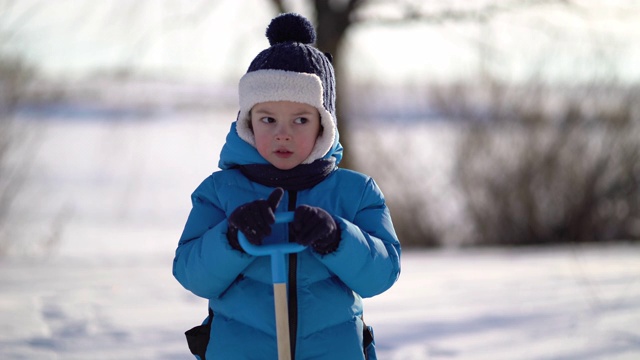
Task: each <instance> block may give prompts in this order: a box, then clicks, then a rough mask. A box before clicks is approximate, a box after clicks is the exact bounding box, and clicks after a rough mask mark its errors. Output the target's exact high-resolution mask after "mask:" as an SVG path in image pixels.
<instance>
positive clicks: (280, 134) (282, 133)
mask: <svg viewBox="0 0 640 360" xmlns="http://www.w3.org/2000/svg"><path fill="white" fill-rule="evenodd" d="M276 140H278V141H286V140H291V132H290V131H289V129H288V128H287V127H286V126H278V128H277V129H276Z"/></svg>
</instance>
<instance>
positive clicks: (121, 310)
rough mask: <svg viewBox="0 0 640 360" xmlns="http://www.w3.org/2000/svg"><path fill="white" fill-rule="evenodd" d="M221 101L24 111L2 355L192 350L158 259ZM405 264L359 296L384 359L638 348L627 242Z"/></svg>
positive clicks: (471, 253) (196, 178)
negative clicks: (120, 109) (85, 111)
mask: <svg viewBox="0 0 640 360" xmlns="http://www.w3.org/2000/svg"><path fill="white" fill-rule="evenodd" d="M234 117H235V112H234V111H232V110H219V111H209V112H193V113H189V112H181V113H180V114H179V115H177V114H174V113H172V112H167V113H159V114H155V115H154V116H151V117H150V118H147V119H137V118H136V119H127V118H122V119H115V120H114V119H110V118H101V114H99V113H98V114H93V115H92V118H91V119H73V120H68V119H65V118H64V117H63V116H62V115H61V117H60V118H55V116H54V117H48V118H46V119H42V118H37V116H36V117H34V116H31V117H29V116H26V115H25V118H23V119H21V120H22V122H23V123H24V124H26V125H27V126H28V127H29V128H30V129H32V131H33V132H32V136H30V137H29V141H31V144H32V145H33V146H31V147H30V149H33V150H32V151H31V152H25V151H20V152H17V153H15V154H13V155H12V157H11V158H10V159H9V160H10V161H9V164H13V165H16V164H17V165H21V166H22V169H26V170H24V181H23V185H22V187H21V189H20V190H21V192H20V196H19V197H18V198H16V199H15V201H14V203H13V204H12V208H11V214H10V217H9V224H10V226H9V227H8V228H7V229H5V230H4V233H3V235H2V237H0V242H1V243H0V245H1V246H0V249H2V250H3V251H4V256H3V257H1V258H0V358H1V359H7V360H18V359H29V360H39V359H43V360H44V359H46V360H49V359H55V360H60V359H64V360H67V359H69V360H73V359H125V360H126V359H172V360H175V359H191V358H192V357H191V356H190V355H189V353H188V349H187V346H186V342H185V340H184V335H183V332H184V331H185V330H187V329H189V328H191V327H192V326H195V325H197V324H199V323H200V322H201V321H202V319H203V318H204V317H205V316H206V302H205V300H203V299H200V298H198V297H196V296H195V295H192V294H190V293H189V292H188V291H186V290H184V289H183V288H181V286H180V285H179V284H178V283H177V282H176V281H175V280H174V279H173V277H172V274H171V261H172V256H173V251H174V250H175V246H176V243H177V239H178V237H179V235H180V232H181V231H182V226H183V225H184V221H185V220H186V216H187V214H188V211H189V208H190V203H189V195H190V193H191V191H192V190H193V189H194V188H195V187H196V186H197V185H198V183H199V182H200V181H201V180H202V179H204V177H206V176H207V175H208V174H209V173H210V172H211V171H213V170H215V167H216V163H217V154H218V152H219V149H220V146H221V144H222V142H223V141H224V136H225V135H226V132H227V129H228V126H229V123H230V121H231V120H232V119H233V118H234ZM438 126H441V125H438ZM425 136H428V132H427V134H425ZM22 148H24V147H22ZM440 160H441V159H440ZM26 165H28V166H26ZM385 191H386V192H388V191H389V190H388V189H385ZM402 266H403V268H402V274H401V277H400V280H399V281H398V283H397V284H396V285H395V286H394V287H393V288H392V289H390V290H389V291H388V292H386V293H384V294H382V295H379V296H377V297H374V298H371V299H366V300H365V320H366V322H367V323H368V324H369V325H372V326H373V327H374V330H375V335H376V342H377V347H378V355H379V357H380V358H381V359H385V360H395V359H398V360H400V359H402V360H405V359H406V360H412V359H413V360H424V359H429V360H433V359H447V360H448V359H456V360H457V359H473V360H477V359H493V360H496V359H505V360H506V359H510V360H513V359H532V360H533V359H535V360H539V359H549V360H550V359H554V360H561V359H567V360H574V359H575V360H577V359H581V360H582V359H607V360H609V359H638V358H640V247H639V246H637V245H629V244H610V245H607V246H577V245H576V246H565V247H550V248H514V249H506V248H502V249H481V250H479V249H475V250H472V249H467V250H451V249H449V250H438V251H425V250H405V252H404V253H403V258H402Z"/></svg>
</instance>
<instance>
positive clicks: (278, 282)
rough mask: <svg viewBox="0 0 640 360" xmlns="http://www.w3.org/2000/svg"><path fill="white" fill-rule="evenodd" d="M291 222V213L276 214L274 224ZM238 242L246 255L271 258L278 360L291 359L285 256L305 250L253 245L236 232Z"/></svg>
mask: <svg viewBox="0 0 640 360" xmlns="http://www.w3.org/2000/svg"><path fill="white" fill-rule="evenodd" d="M291 221H293V212H284V213H277V214H276V224H280V223H288V222H291ZM238 242H239V243H240V246H242V248H243V249H244V251H246V252H247V254H251V255H255V256H266V255H270V256H271V277H272V279H273V300H274V305H275V310H276V334H277V339H278V360H290V359H291V344H290V341H289V307H288V304H287V276H286V269H285V255H286V254H291V253H297V252H300V251H302V250H304V249H305V248H306V246H304V245H300V244H298V243H293V242H291V243H277V244H269V245H254V244H252V243H250V242H249V241H248V240H247V238H246V237H245V236H244V234H243V233H242V232H241V231H239V232H238Z"/></svg>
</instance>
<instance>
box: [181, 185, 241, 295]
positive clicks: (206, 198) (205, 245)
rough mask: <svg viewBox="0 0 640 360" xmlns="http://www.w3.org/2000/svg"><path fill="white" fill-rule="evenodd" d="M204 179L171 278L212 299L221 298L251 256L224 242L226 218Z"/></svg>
mask: <svg viewBox="0 0 640 360" xmlns="http://www.w3.org/2000/svg"><path fill="white" fill-rule="evenodd" d="M214 194H215V189H214V188H213V185H212V184H210V183H208V182H207V180H205V182H203V183H202V185H200V187H198V189H196V191H195V192H194V193H193V195H192V197H191V199H192V205H193V207H192V209H191V213H190V214H189V218H188V219H187V223H186V225H185V228H184V231H183V233H182V236H181V237H180V241H179V243H178V248H177V250H176V253H175V258H174V260H173V275H174V276H175V278H176V279H177V280H178V282H180V284H182V286H184V287H185V288H186V289H187V290H189V291H191V292H193V293H194V294H196V295H198V296H200V297H203V298H207V299H211V298H215V297H220V296H221V295H222V294H223V293H224V291H225V290H226V289H227V288H228V287H229V286H230V285H231V284H232V283H233V282H234V281H235V279H236V278H237V277H238V275H239V274H240V273H241V272H242V271H243V270H244V269H245V268H246V267H247V266H248V265H249V264H250V263H251V261H253V259H254V258H253V257H252V256H249V255H247V254H244V253H242V252H240V251H237V250H234V249H233V248H232V247H231V246H230V245H229V242H228V241H227V238H226V233H227V228H228V225H227V219H226V215H225V213H224V211H223V210H222V208H221V206H220V205H219V204H216V200H215V199H216V197H215V196H212V195H214Z"/></svg>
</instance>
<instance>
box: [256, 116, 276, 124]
mask: <svg viewBox="0 0 640 360" xmlns="http://www.w3.org/2000/svg"><path fill="white" fill-rule="evenodd" d="M260 121H262V122H263V123H265V124H272V123H274V122H276V119H274V118H272V117H269V116H265V117H263V118H261V119H260Z"/></svg>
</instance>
